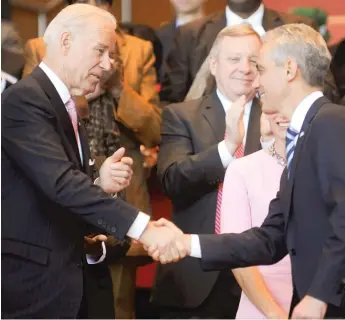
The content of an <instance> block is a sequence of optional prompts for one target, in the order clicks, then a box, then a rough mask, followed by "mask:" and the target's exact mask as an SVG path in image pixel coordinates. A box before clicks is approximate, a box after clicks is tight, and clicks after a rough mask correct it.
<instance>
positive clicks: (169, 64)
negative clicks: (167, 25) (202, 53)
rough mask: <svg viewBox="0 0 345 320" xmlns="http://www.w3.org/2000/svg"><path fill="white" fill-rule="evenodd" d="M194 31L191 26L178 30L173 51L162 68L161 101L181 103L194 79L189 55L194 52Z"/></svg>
mask: <svg viewBox="0 0 345 320" xmlns="http://www.w3.org/2000/svg"><path fill="white" fill-rule="evenodd" d="M193 42H194V37H193V31H192V30H191V29H189V26H184V27H181V28H178V30H177V31H176V35H175V38H174V43H173V46H172V49H171V50H170V52H169V54H168V57H167V59H166V60H165V61H164V63H163V67H162V87H161V91H160V99H161V101H167V102H170V103H173V102H181V101H183V100H184V98H185V96H186V95H187V93H188V90H189V88H190V86H191V85H192V82H193V79H191V77H190V73H189V53H190V52H193V50H192V44H193Z"/></svg>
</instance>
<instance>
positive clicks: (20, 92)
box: [1, 4, 176, 318]
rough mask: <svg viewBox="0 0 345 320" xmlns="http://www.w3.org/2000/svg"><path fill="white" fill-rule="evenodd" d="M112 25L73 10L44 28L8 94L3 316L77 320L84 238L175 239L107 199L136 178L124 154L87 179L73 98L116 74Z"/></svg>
mask: <svg viewBox="0 0 345 320" xmlns="http://www.w3.org/2000/svg"><path fill="white" fill-rule="evenodd" d="M115 29H116V20H115V18H114V17H113V16H112V15H111V14H109V13H108V12H106V11H104V10H101V9H99V8H96V7H94V6H90V5H84V4H78V5H72V6H68V7H67V8H65V9H63V10H62V11H61V12H60V13H59V14H58V15H57V16H56V17H55V18H54V19H53V20H52V22H51V23H50V24H49V26H48V28H47V30H46V32H45V35H44V40H45V43H46V45H47V52H46V56H45V58H44V59H43V61H42V63H40V65H39V66H38V67H37V68H36V69H35V70H34V71H33V72H32V74H30V75H28V76H27V77H25V78H24V79H23V80H20V81H19V82H17V83H16V84H14V85H12V86H11V87H10V88H9V89H7V90H6V92H5V93H4V94H3V95H2V112H1V116H2V119H1V120H2V121H1V124H2V145H1V148H2V149H1V159H2V161H1V165H2V190H1V197H2V216H1V218H2V234H1V235H2V241H1V259H2V270H1V271H2V287H1V289H2V296H3V301H2V302H3V303H2V317H4V318H17V317H24V318H75V317H76V316H77V313H78V311H79V309H80V304H81V298H82V291H83V272H82V268H83V265H85V263H86V258H85V251H84V241H83V240H84V236H87V235H90V233H95V234H97V233H104V234H106V235H112V236H114V237H116V238H118V239H119V240H123V239H124V237H125V236H126V235H127V236H128V237H130V238H134V239H137V240H139V241H140V242H141V243H143V244H144V245H146V246H147V245H149V244H150V243H154V242H155V241H156V244H159V245H160V246H162V245H163V246H166V245H167V246H169V245H170V243H172V240H173V239H174V238H175V237H176V235H175V233H174V232H173V231H169V230H168V229H167V228H165V229H160V228H157V227H155V226H154V225H153V224H152V223H151V222H149V219H150V217H149V216H148V215H146V214H145V213H143V212H139V210H138V209H136V208H134V207H132V206H131V205H129V204H126V203H125V202H123V201H122V200H120V199H117V198H116V197H114V196H113V195H110V193H114V192H117V191H119V190H121V189H122V188H124V187H126V186H127V185H128V183H129V179H130V176H131V170H130V163H131V159H129V158H126V157H125V158H122V155H123V153H124V150H123V149H122V150H119V151H118V153H115V154H114V155H113V156H111V157H109V158H108V159H106V160H105V162H104V164H103V165H102V167H101V168H100V171H99V178H98V179H97V180H96V181H92V179H90V177H92V171H93V170H92V168H93V164H94V161H93V160H92V159H90V156H89V150H88V143H87V138H86V134H85V130H84V128H83V126H82V124H81V123H80V122H79V120H78V118H77V112H76V108H75V104H74V102H73V100H72V97H71V96H73V95H75V96H79V95H85V94H88V93H90V92H92V91H94V90H95V87H96V85H97V84H98V81H99V79H100V78H101V76H102V75H103V73H104V72H105V71H109V70H110V67H111V63H112V60H113V54H114V49H115V38H116V35H115ZM121 153H122V154H121ZM106 238H107V237H106V236H105V235H99V236H98V238H96V239H98V240H99V241H98V242H100V240H102V241H104V240H106ZM94 240H95V239H94ZM89 242H92V239H91V240H90V239H89ZM95 242H97V241H95ZM101 248H102V249H103V254H101V256H100V258H99V260H98V261H96V262H101V261H102V260H103V259H104V257H105V256H106V255H107V252H106V251H107V250H106V248H105V246H104V244H103V242H102V243H101ZM100 253H102V251H100ZM109 253H110V252H109ZM109 258H110V257H109ZM90 259H91V257H88V259H87V260H88V262H91V261H90ZM97 259H98V258H96V259H93V260H97ZM93 262H95V261H93Z"/></svg>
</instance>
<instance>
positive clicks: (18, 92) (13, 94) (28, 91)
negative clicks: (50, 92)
mask: <svg viewBox="0 0 345 320" xmlns="http://www.w3.org/2000/svg"><path fill="white" fill-rule="evenodd" d="M44 97H45V94H44V91H43V89H42V88H41V87H40V86H39V85H38V83H37V82H36V80H35V79H34V78H33V77H32V76H31V75H28V76H26V77H25V78H23V79H21V80H19V81H18V82H17V83H15V84H13V85H11V86H10V87H9V88H8V89H6V90H5V91H4V92H3V94H2V95H1V102H2V107H1V109H2V111H5V110H6V109H7V108H8V107H9V106H12V105H14V104H23V103H24V104H25V102H28V103H30V104H32V105H36V104H37V102H38V101H39V99H44Z"/></svg>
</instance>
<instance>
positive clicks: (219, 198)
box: [214, 143, 244, 234]
mask: <svg viewBox="0 0 345 320" xmlns="http://www.w3.org/2000/svg"><path fill="white" fill-rule="evenodd" d="M234 156H235V159H238V158H242V157H243V156H244V149H243V144H242V143H241V145H240V146H239V147H238V148H237V150H236V151H235V155H234ZM222 195H223V183H220V184H219V186H218V195H217V207H216V221H215V228H214V231H215V233H216V234H220V214H221V209H222Z"/></svg>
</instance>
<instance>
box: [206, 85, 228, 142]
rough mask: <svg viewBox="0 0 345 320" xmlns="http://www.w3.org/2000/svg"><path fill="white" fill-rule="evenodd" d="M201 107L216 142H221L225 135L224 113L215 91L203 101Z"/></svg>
mask: <svg viewBox="0 0 345 320" xmlns="http://www.w3.org/2000/svg"><path fill="white" fill-rule="evenodd" d="M203 107H204V110H203V116H204V118H205V119H206V121H207V122H208V123H209V125H210V127H211V128H212V131H213V133H214V135H215V138H216V140H217V141H218V142H220V141H222V140H223V139H224V134H225V111H224V108H223V106H222V104H221V102H220V100H219V98H218V96H217V93H216V91H214V92H213V93H212V94H211V95H209V96H208V97H207V98H206V99H205V100H204V102H203Z"/></svg>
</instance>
